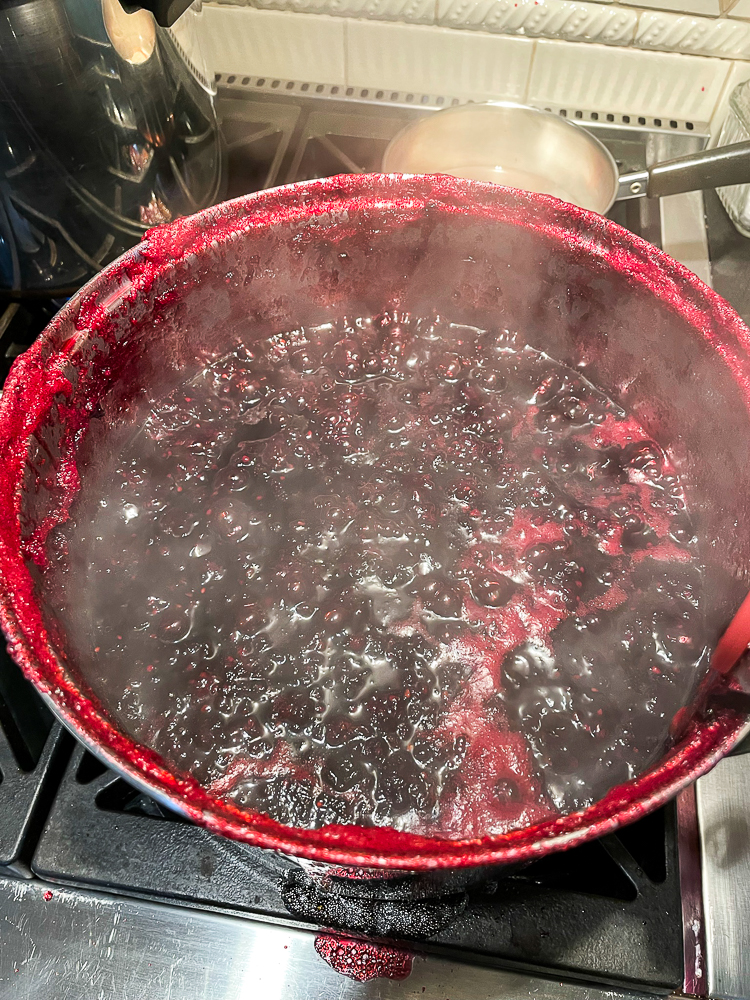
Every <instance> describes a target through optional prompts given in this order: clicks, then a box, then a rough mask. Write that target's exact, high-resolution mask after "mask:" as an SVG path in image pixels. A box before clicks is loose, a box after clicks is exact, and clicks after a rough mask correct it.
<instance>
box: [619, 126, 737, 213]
mask: <svg viewBox="0 0 750 1000" xmlns="http://www.w3.org/2000/svg"><path fill="white" fill-rule="evenodd" d="M746 183H750V141H747V142H736V143H733V144H732V145H731V146H719V147H718V148H717V149H708V150H705V151H704V152H702V153H691V154H690V155H689V156H681V157H679V159H677V160H667V161H666V162H664V163H657V164H656V165H655V166H653V167H650V168H649V169H648V170H639V171H636V172H634V173H630V174H623V175H622V176H621V177H620V182H619V190H618V193H617V199H618V201H619V200H622V199H627V198H641V197H643V196H644V195H648V196H649V197H650V198H659V197H662V196H663V195H668V194H681V193H682V192H683V191H701V190H703V189H705V188H716V187H724V186H725V185H728V184H746Z"/></svg>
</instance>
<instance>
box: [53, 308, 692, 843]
mask: <svg viewBox="0 0 750 1000" xmlns="http://www.w3.org/2000/svg"><path fill="white" fill-rule="evenodd" d="M113 470H114V471H113ZM57 541H58V545H57V552H58V556H57V560H58V563H59V566H58V570H59V573H60V574H61V576H60V578H61V579H62V580H63V582H65V581H67V584H68V586H67V587H66V588H65V590H66V592H67V591H72V590H75V594H76V601H75V606H73V604H72V602H71V604H70V606H68V607H66V608H64V610H63V611H62V613H61V618H62V621H63V624H64V627H65V629H66V633H67V635H68V639H69V641H68V648H69V651H70V652H71V653H72V655H73V656H74V658H75V660H76V662H77V663H78V665H79V669H80V671H81V673H82V674H83V676H84V678H85V679H86V681H87V683H88V684H89V685H90V686H91V688H92V689H93V691H94V692H95V693H96V694H97V695H98V696H99V698H100V699H101V701H102V703H103V704H104V705H105V706H107V707H108V709H109V711H110V713H111V715H112V716H113V717H114V719H115V720H116V721H117V723H118V724H119V725H120V726H121V727H122V728H123V729H124V730H125V731H126V732H128V733H129V734H130V735H131V736H132V737H133V738H135V739H136V740H138V741H139V742H141V743H143V744H145V745H147V746H149V747H151V748H152V749H154V750H156V751H157V752H158V753H159V754H160V755H161V756H162V757H163V758H164V759H165V761H166V762H167V763H168V764H169V765H170V766H171V767H172V768H174V769H176V770H178V771H180V772H183V773H185V772H187V773H190V774H192V775H193V776H194V777H195V778H197V779H198V780H199V781H201V782H202V783H203V784H204V785H205V786H206V787H208V788H210V789H211V790H212V791H213V792H214V793H215V794H217V795H219V796H221V797H223V798H226V799H229V800H232V801H234V802H236V803H237V804H238V805H240V806H243V807H248V808H252V809H256V810H259V811H262V812H265V813H267V814H269V815H271V816H273V817H274V818H275V819H277V820H279V821H281V822H283V823H286V824H288V825H296V826H304V827H319V826H323V825H325V824H329V823H357V824H365V825H372V824H375V825H381V826H391V827H394V828H396V829H399V830H406V831H411V832H417V833H425V834H430V835H433V836H444V837H454V838H455V837H472V836H484V835H490V834H497V833H501V832H504V831H507V830H510V829H514V828H519V827H522V826H527V825H529V824H532V823H535V822H538V821H540V820H542V819H545V818H547V817H549V816H551V815H554V814H555V813H559V812H570V811H573V810H577V809H581V808H584V807H585V806H587V805H589V804H591V803H592V802H593V801H594V800H596V799H597V798H600V797H601V796H602V795H603V794H604V793H605V792H606V791H608V790H609V789H610V788H612V787H613V786H615V785H617V784H619V783H621V782H624V781H627V780H629V779H630V778H633V777H634V776H636V775H637V774H639V773H641V772H642V771H643V770H645V769H646V768H647V767H648V766H649V765H650V764H651V763H653V762H654V761H655V759H656V758H658V757H659V756H660V755H661V754H662V753H663V752H664V749H665V747H666V746H667V745H668V740H669V725H670V722H671V720H672V717H673V716H674V714H675V712H676V711H677V710H678V709H679V708H680V707H681V706H683V705H685V704H687V703H689V701H690V699H691V697H692V695H693V693H694V691H695V688H696V686H697V684H698V682H699V681H700V679H701V677H702V676H703V674H704V672H705V669H706V664H707V655H708V651H707V648H706V642H707V639H706V633H707V628H706V623H705V621H704V617H703V615H702V612H701V601H700V597H701V586H702V573H701V568H700V565H699V563H698V558H697V551H696V541H695V538H694V534H693V529H692V527H691V523H690V520H689V517H688V514H687V511H686V509H685V502H684V496H683V492H682V489H681V486H680V483H679V481H678V478H677V476H676V475H675V473H674V470H673V468H672V466H671V465H670V462H669V460H668V458H667V456H666V455H665V454H664V452H663V451H662V450H661V449H660V448H659V446H658V445H657V444H656V443H655V442H654V441H653V440H651V439H649V437H648V435H647V434H645V433H644V431H643V429H642V427H640V426H639V424H638V423H637V421H636V420H635V419H634V418H633V417H632V416H631V415H629V414H627V413H626V412H624V411H623V410H622V409H621V408H620V407H619V406H617V405H616V404H615V403H613V402H612V401H611V400H610V399H608V398H607V397H606V396H605V395H604V394H603V393H602V392H601V391H599V390H598V389H597V388H596V387H595V386H594V385H592V384H591V383H590V382H588V381H587V380H586V379H585V378H584V377H583V376H582V375H581V374H579V373H577V372H576V371H574V370H573V369H571V368H568V367H566V366H564V365H563V364H560V363H559V362H556V361H554V360H553V359H551V358H549V357H548V356H547V355H545V354H543V353H541V352H540V351H538V350H535V349H534V348H533V347H531V346H529V345H527V344H526V343H524V341H523V338H522V336H521V335H519V334H514V333H509V332H508V331H502V330H499V331H498V330H490V331H486V330H478V329H475V328H470V327H464V326H458V325H455V324H452V323H449V322H447V321H445V320H441V319H436V318H435V317H432V318H421V319H420V318H415V317H412V316H409V315H382V316H379V317H374V318H365V319H359V320H357V321H355V322H352V323H347V322H342V323H340V324H338V325H325V326H322V327H319V328H315V329H307V330H304V331H302V330H297V331H294V332H292V333H288V334H284V335H279V336H275V337H272V338H270V339H268V340H266V341H263V342H260V343H257V344H253V345H252V346H245V347H241V348H239V349H237V350H236V351H235V352H234V353H232V354H230V355H227V356H226V357H224V358H222V359H221V360H219V361H217V362H215V363H213V364H212V365H211V366H210V367H208V368H206V369H205V370H204V371H202V372H201V373H200V374H199V375H198V376H197V377H195V378H194V379H192V380H191V382H190V383H189V384H187V385H185V386H183V387H181V388H180V389H179V390H177V391H175V392H173V393H172V394H171V395H170V396H169V397H168V398H166V399H163V400H161V401H160V402H159V403H158V404H157V405H155V406H154V408H153V409H152V411H151V412H150V414H149V416H148V419H147V421H146V424H145V426H144V427H143V429H142V430H141V431H140V432H139V433H138V434H137V435H136V436H135V437H134V438H132V439H131V440H130V442H129V443H128V444H127V445H126V447H125V448H124V449H123V450H122V452H121V453H120V454H119V455H118V456H117V458H116V459H115V461H114V463H113V466H112V467H111V468H109V469H108V470H107V473H106V475H104V474H101V475H99V476H95V475H93V474H92V475H90V476H88V477H87V476H86V475H85V474H84V478H83V489H82V492H81V495H80V496H79V498H78V500H77V501H76V506H75V507H74V508H73V516H72V519H71V521H70V522H68V524H67V525H66V526H65V527H64V529H63V530H62V531H61V532H60V533H58V538H57ZM73 584H74V585H75V586H73ZM82 588H83V593H82V592H81V589H82ZM81 609H84V610H83V611H82V610H81Z"/></svg>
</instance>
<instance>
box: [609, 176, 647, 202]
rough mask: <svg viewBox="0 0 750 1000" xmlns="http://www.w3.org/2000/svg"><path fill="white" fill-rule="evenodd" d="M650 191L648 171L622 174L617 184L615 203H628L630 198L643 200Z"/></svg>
mask: <svg viewBox="0 0 750 1000" xmlns="http://www.w3.org/2000/svg"><path fill="white" fill-rule="evenodd" d="M647 190H648V170H635V171H633V172H632V173H629V174H622V176H621V177H620V179H619V181H618V182H617V195H616V197H615V201H628V200H629V199H630V198H643V197H644V195H645V194H646V192H647Z"/></svg>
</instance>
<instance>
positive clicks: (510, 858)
mask: <svg viewBox="0 0 750 1000" xmlns="http://www.w3.org/2000/svg"><path fill="white" fill-rule="evenodd" d="M427 308H428V309H437V310H438V311H439V312H440V313H441V314H443V315H446V316H450V317H451V318H453V319H454V320H455V321H456V322H459V323H471V324H476V325H478V326H482V325H485V324H491V325H494V326H497V325H503V326H508V327H514V328H518V329H522V330H524V332H525V334H526V335H527V336H528V337H529V339H530V340H531V342H532V343H535V344H536V346H538V347H540V348H544V349H546V350H547V351H548V352H549V353H550V354H551V355H552V356H554V357H555V358H557V359H559V360H561V361H563V362H565V363H567V364H569V365H573V366H577V367H578V368H580V369H581V370H583V371H584V372H585V373H586V374H587V375H588V376H589V377H590V378H591V379H592V380H593V381H594V382H596V383H597V384H598V385H600V386H602V387H603V388H604V389H606V390H607V392H608V394H609V395H610V396H611V397H612V398H613V399H615V400H619V401H620V402H621V403H622V404H623V405H624V406H626V407H627V408H628V409H629V410H631V411H633V412H634V413H635V414H636V416H637V417H638V418H639V420H640V422H641V423H642V424H643V425H644V426H645V428H646V430H647V431H648V432H649V433H650V434H651V435H652V436H653V437H654V438H655V439H656V440H657V441H659V442H660V443H661V444H662V445H663V446H664V447H666V448H667V449H668V450H669V451H670V453H671V454H672V456H673V459H674V461H675V462H676V464H677V466H678V469H679V471H680V473H681V476H682V479H683V482H684V484H685V487H686V491H687V493H688V498H689V502H690V503H691V505H692V508H693V510H694V511H695V512H696V518H697V527H698V531H699V534H700V537H701V539H702V544H703V559H704V560H705V563H706V567H707V574H708V580H707V587H706V593H707V594H708V595H712V596H711V599H712V600H714V601H715V605H716V607H715V608H713V609H712V612H713V613H718V620H724V621H728V620H729V619H730V618H731V615H732V614H733V612H734V611H735V609H736V607H737V605H738V604H739V601H740V600H741V598H742V597H743V596H744V593H746V591H747V588H748V580H749V579H750V502H749V501H748V497H749V496H750V463H748V462H747V454H748V449H749V447H750V331H748V329H747V328H746V327H745V325H744V324H743V323H742V321H741V320H740V318H739V317H738V316H737V315H736V314H735V313H734V311H733V310H732V309H731V308H730V307H729V306H728V305H727V304H726V303H725V302H724V301H723V300H722V299H720V298H719V297H718V296H717V295H715V294H714V293H713V292H712V291H711V290H710V289H709V288H707V287H706V286H705V285H703V284H702V283H701V282H700V281H699V280H698V279H697V278H696V277H695V276H694V275H693V274H691V273H690V272H689V271H687V270H686V269H685V268H683V267H682V266H681V265H679V264H678V263H676V262H675V261H673V260H671V259H670V258H669V257H667V256H666V255H665V254H663V253H662V252H661V251H659V250H657V249H656V248H654V247H653V246H651V245H650V244H648V243H646V242H644V241H643V240H641V239H639V238H638V237H636V236H633V235H632V234H631V233H629V232H627V231H625V230H623V229H621V228H619V227H618V226H617V225H615V224H614V223H612V222H610V221H608V220H607V219H603V218H601V217H600V216H597V215H595V214H593V213H590V212H586V211H582V210H580V209H576V208H574V207H572V206H570V205H566V204H563V203H561V202H559V201H557V200H555V199H553V198H550V197H547V196H543V195H534V194H528V193H524V192H520V191H516V190H513V189H508V188H501V187H496V186H493V185H489V184H481V183H477V182H468V181H463V180H457V179H454V178H450V177H444V176H442V177H434V176H433V177H395V176H347V177H334V178H330V179H327V180H323V181H311V182H307V183H304V184H298V185H292V186H290V187H284V188H278V189H276V190H272V191H265V192H262V193H259V194H256V195H251V196H249V197H246V198H241V199H239V200H237V201H234V202H230V203H227V204H224V205H219V206H216V207H214V208H211V209H208V210H206V211H204V212H202V213H200V214H199V215H196V216H193V217H190V218H188V219H183V220H180V221H178V222H176V223H174V224H171V225H168V226H165V227H162V228H160V229H156V230H153V231H152V232H150V233H149V234H148V235H147V237H146V239H145V240H144V242H142V243H141V244H140V245H139V246H138V247H136V248H135V249H133V250H131V251H130V252H128V253H127V254H125V255H124V256H123V257H121V258H120V259H119V260H117V261H116V262H114V263H113V264H111V265H110V266H109V267H108V268H106V269H105V270H104V271H103V272H102V273H101V274H100V275H98V276H97V277H96V278H95V279H94V280H93V281H92V282H90V283H89V284H88V285H87V286H86V287H85V288H83V290H82V291H81V292H80V293H79V294H77V295H76V296H75V297H74V298H73V299H71V300H70V302H69V303H68V304H67V305H66V306H65V308H64V309H63V310H62V311H61V312H60V314H59V315H58V316H57V317H56V318H55V319H54V321H53V322H52V323H51V324H50V326H49V327H48V329H47V330H46V331H45V333H44V334H43V335H42V337H41V338H40V339H39V340H38V341H37V342H36V344H35V345H34V346H33V347H32V348H31V350H29V351H28V352H27V353H26V354H25V355H24V356H23V357H22V358H20V359H19V360H18V361H17V362H16V364H15V366H14V369H13V371H12V373H11V375H10V378H9V380H8V382H7V384H6V388H5V392H4V395H3V398H2V402H1V403H0V449H2V454H3V463H2V466H0V582H1V583H2V598H1V600H0V615H1V617H2V624H3V627H4V629H5V632H6V634H7V636H8V639H9V642H10V648H11V651H12V653H13V656H14V657H15V658H16V660H17V661H18V662H19V663H20V664H21V666H22V667H23V669H24V671H25V673H26V674H27V676H28V677H29V678H31V680H32V681H33V682H34V683H35V685H36V686H37V688H38V689H39V690H40V691H41V692H42V693H43V695H44V696H45V698H46V700H47V701H48V703H49V704H50V705H51V707H52V708H53V709H54V711H55V712H56V713H57V715H58V716H59V717H60V718H61V719H62V720H63V721H64V722H65V723H66V724H67V725H68V726H69V727H70V728H71V729H72V730H73V731H74V732H75V733H76V735H77V736H78V737H79V738H80V739H81V740H82V741H83V742H84V743H85V744H86V745H87V746H88V747H89V748H91V749H92V750H93V751H94V752H95V753H97V754H98V755H99V756H100V757H101V758H102V759H103V760H104V761H106V762H107V763H108V764H109V765H110V766H112V767H114V768H115V769H117V770H118V771H120V772H121V773H122V774H123V775H125V776H126V777H127V778H128V780H130V781H131V782H134V783H135V784H136V785H138V786H140V787H141V788H143V789H145V790H146V791H148V793H149V794H151V795H153V796H155V797H157V798H158V799H160V800H162V801H164V802H166V803H167V804H168V805H170V806H171V807H172V808H174V809H177V810H178V811H180V812H181V813H183V814H184V815H186V816H188V817H189V818H191V819H192V820H194V821H196V822H198V823H200V824H202V825H204V826H206V827H208V828H209V829H211V830H214V831H216V832H219V833H223V834H226V835H227V836H230V837H234V838H237V839H240V840H244V841H247V842H249V843H253V844H256V845H260V846H263V847H269V848H276V849H278V850H281V851H284V852H286V853H289V854H293V855H297V856H301V857H305V858H308V859H314V860H317V861H322V862H329V863H335V864H338V865H342V864H343V865H354V866H367V867H368V868H381V869H382V868H386V869H391V870H397V869H399V870H411V871H415V870H425V869H444V868H456V867H462V868H468V867H471V866H478V865H486V864H494V863H502V864H507V863H510V862H518V861H525V860H530V859H532V858H534V857H538V856H540V855H542V854H544V853H546V852H548V851H552V850H556V849H560V848H564V847H567V846H569V845H572V844H574V843H578V842H581V841H584V840H588V839H591V838H593V837H598V836H600V835H602V834H603V833H605V832H607V831H609V830H612V829H614V828H616V827H618V826H620V825H622V824H624V823H627V822H629V821H631V820H633V819H635V818H637V817H638V816H640V815H642V814H644V813H645V812H648V811H649V810H651V809H654V808H656V807H657V806H659V805H660V804H662V803H663V802H665V801H667V800H668V799H669V798H671V797H672V796H674V795H675V793H676V792H677V791H678V790H679V789H680V788H681V787H683V786H684V785H686V784H687V783H688V782H690V781H691V780H693V779H694V778H696V777H697V776H698V775H700V774H702V773H703V772H705V771H706V770H708V769H709V768H710V767H711V766H712V765H713V764H715V763H716V762H717V761H718V760H719V759H720V758H721V757H722V755H724V754H725V753H726V752H727V751H728V750H729V749H731V747H732V746H733V745H734V743H735V742H736V741H737V739H738V738H739V736H740V735H741V733H742V730H743V726H744V722H745V720H744V718H743V716H742V715H741V714H739V713H738V712H736V711H733V710H732V709H731V708H729V707H726V706H724V707H722V708H719V709H717V710H716V711H715V712H714V714H712V715H708V716H706V717H705V718H702V719H701V720H699V721H697V722H695V723H693V724H692V725H691V726H690V727H689V728H688V730H687V733H686V735H685V736H684V737H683V738H682V739H681V741H680V742H679V744H678V745H677V746H675V747H674V748H673V749H672V750H671V752H669V753H668V754H667V755H666V756H665V757H664V758H663V759H662V760H661V761H660V762H659V763H658V764H657V765H656V766H655V767H653V768H652V769H651V770H650V771H648V772H647V773H646V774H644V775H642V776H641V777H640V778H638V779H637V780H635V781H633V782H632V783H630V784H629V785H627V786H621V787H618V788H616V789H614V790H612V791H611V792H610V793H609V794H608V795H607V796H606V797H605V798H603V799H602V800H600V801H599V802H597V803H595V804H594V805H593V806H591V807H590V808H589V809H587V810H585V811H583V812H580V813H576V814H574V815H570V816H566V817H561V818H558V819H554V820H550V821H547V822H544V823H542V824H540V825H537V826H535V827H531V828H525V829H520V830H515V831H513V832H511V833H508V834H506V835H503V836H494V837H487V838H484V839H474V840H439V839H429V838H424V837H417V836H414V835H410V834H405V833H396V832H394V831H392V830H383V829H377V828H376V829H372V828H370V829H366V828H360V827H328V828H323V829H321V830H316V831H310V830H304V829H294V828H287V827H284V826H282V825H280V824H278V823H276V822H274V821H273V820H271V819H270V818H268V817H266V816H262V815H258V814H255V813H251V812H243V811H242V810H240V809H239V808H238V807H237V806H234V805H232V804H231V803H228V802H226V801H221V800H220V799H218V798H216V797H214V796H212V795H211V794H210V793H209V792H208V791H207V790H206V789H205V788H202V787H201V786H199V785H198V784H197V782H196V781H195V780H194V779H193V778H191V776H190V775H185V774H183V775H177V774H174V773H171V772H170V771H169V770H168V769H167V768H166V766H165V765H164V763H163V761H161V760H160V759H159V758H158V757H157V756H156V755H155V754H154V753H153V752H151V751H149V750H147V749H146V748H144V747H142V746H138V745H136V744H135V743H134V742H133V741H132V740H131V739H130V738H129V737H128V736H127V735H126V734H125V733H123V732H121V731H118V730H117V728H115V726H114V724H113V723H112V721H111V717H110V716H108V714H107V711H106V706H103V705H101V704H100V703H99V702H98V700H97V698H96V696H95V694H94V692H93V690H91V688H90V687H89V686H87V685H86V684H84V683H83V682H82V680H81V678H80V676H79V674H78V671H77V669H76V664H75V662H73V661H72V659H69V658H68V657H67V655H66V649H65V637H64V635H62V634H61V629H60V628H59V626H58V624H57V623H56V620H55V608H54V607H53V606H51V604H50V601H49V593H50V591H49V589H48V587H47V585H46V577H45V572H46V558H45V545H46V541H47V536H48V533H49V532H50V530H51V528H52V527H53V526H54V525H55V524H56V523H58V522H60V521H61V520H63V519H64V518H65V517H66V512H67V510H68V508H69V505H70V503H71V501H72V500H73V499H74V496H75V493H76V490H77V487H78V482H79V479H78V474H79V472H80V470H81V469H84V470H85V468H86V467H89V466H91V465H96V463H97V461H98V460H99V459H100V458H101V454H102V451H103V449H102V441H103V439H104V435H105V432H110V431H116V430H117V429H118V428H119V429H123V428H124V429H125V430H127V428H129V427H132V426H134V425H137V424H138V422H139V420H141V418H142V416H143V414H144V411H145V410H146V409H147V408H148V405H149V399H153V398H154V397H155V396H158V395H159V394H161V393H164V392H167V391H169V390H170V389H171V388H172V387H174V386H175V385H176V384H178V383H180V382H181V381H183V380H184V379H185V378H186V377H187V376H189V375H190V374H191V373H193V372H194V371H196V370H198V369H199V368H201V367H203V366H204V365H205V364H206V363H207V362H210V361H211V360H212V359H214V358H216V357H218V356H220V355H222V354H224V353H225V352H227V351H228V350H230V349H231V348H232V346H233V345H235V344H236V343H238V342H239V341H241V340H242V341H244V342H247V338H248V336H252V335H253V333H254V332H255V333H256V334H257V335H262V336H265V335H268V333H269V332H273V330H288V329H291V328H295V327H297V326H299V325H300V324H313V323H320V322H323V321H326V320H328V319H331V318H332V317H341V316H344V315H366V314H368V313H369V314H372V313H376V312H379V311H381V310H383V309H399V310H414V311H416V312H419V311H420V309H427ZM717 638H718V636H717Z"/></svg>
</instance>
